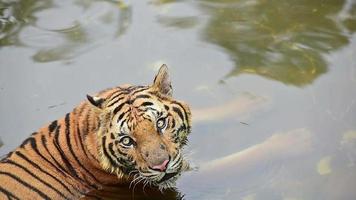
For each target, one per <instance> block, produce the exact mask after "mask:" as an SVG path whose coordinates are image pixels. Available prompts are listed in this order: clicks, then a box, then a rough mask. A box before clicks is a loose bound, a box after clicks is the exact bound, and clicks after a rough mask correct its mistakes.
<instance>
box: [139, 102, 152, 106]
mask: <svg viewBox="0 0 356 200" xmlns="http://www.w3.org/2000/svg"><path fill="white" fill-rule="evenodd" d="M152 105H153V103H152V102H149V101H146V102H143V103H142V104H141V105H139V107H141V106H152Z"/></svg>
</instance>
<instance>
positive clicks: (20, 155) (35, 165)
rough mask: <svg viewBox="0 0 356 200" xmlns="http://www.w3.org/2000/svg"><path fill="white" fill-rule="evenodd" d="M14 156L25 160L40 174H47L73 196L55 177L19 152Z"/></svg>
mask: <svg viewBox="0 0 356 200" xmlns="http://www.w3.org/2000/svg"><path fill="white" fill-rule="evenodd" d="M16 155H18V156H19V157H20V158H22V159H24V160H26V161H27V162H28V163H29V164H31V165H33V166H34V168H36V169H38V170H40V171H41V172H42V173H44V174H47V175H48V176H50V177H52V178H53V179H54V180H56V181H57V182H58V183H59V184H61V186H63V187H64V188H65V189H66V190H67V191H68V192H69V193H70V194H72V195H74V196H75V194H74V193H73V192H72V191H71V190H70V189H69V188H68V187H67V186H66V185H65V184H64V183H62V181H60V180H59V179H58V178H57V177H55V176H53V175H52V174H50V173H49V172H47V171H45V170H44V169H42V168H41V167H40V166H39V165H37V164H36V163H34V162H32V161H31V160H30V159H28V158H27V157H26V156H25V155H23V154H22V153H21V152H19V151H16Z"/></svg>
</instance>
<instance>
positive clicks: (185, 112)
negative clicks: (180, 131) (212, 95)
mask: <svg viewBox="0 0 356 200" xmlns="http://www.w3.org/2000/svg"><path fill="white" fill-rule="evenodd" d="M172 103H175V104H177V105H179V106H180V107H181V108H182V110H183V112H184V116H185V119H186V120H187V121H188V119H189V118H188V114H187V111H186V110H185V109H184V107H183V105H182V104H181V103H179V102H177V101H173V102H172Z"/></svg>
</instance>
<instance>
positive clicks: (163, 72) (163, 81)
mask: <svg viewBox="0 0 356 200" xmlns="http://www.w3.org/2000/svg"><path fill="white" fill-rule="evenodd" d="M153 88H155V89H156V90H157V91H158V92H160V93H161V94H164V95H167V96H172V93H173V89H172V85H171V79H170V78H169V74H168V67H167V65H165V64H163V65H162V66H161V68H159V71H158V73H157V75H156V77H155V79H154V81H153Z"/></svg>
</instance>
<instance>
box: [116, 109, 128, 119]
mask: <svg viewBox="0 0 356 200" xmlns="http://www.w3.org/2000/svg"><path fill="white" fill-rule="evenodd" d="M129 110H130V109H129ZM129 110H127V111H125V112H122V113H121V114H120V115H119V117H118V118H117V122H119V121H121V120H122V118H123V117H124V115H125V114H126V113H127V112H128V111H129Z"/></svg>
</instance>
